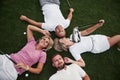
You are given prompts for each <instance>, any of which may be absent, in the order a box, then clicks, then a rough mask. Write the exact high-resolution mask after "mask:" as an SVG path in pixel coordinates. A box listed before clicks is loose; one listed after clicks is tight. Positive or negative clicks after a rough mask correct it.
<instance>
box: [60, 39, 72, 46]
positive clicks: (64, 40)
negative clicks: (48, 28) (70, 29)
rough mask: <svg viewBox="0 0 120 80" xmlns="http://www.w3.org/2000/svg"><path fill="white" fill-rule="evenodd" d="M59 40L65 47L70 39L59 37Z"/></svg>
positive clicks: (69, 42)
mask: <svg viewBox="0 0 120 80" xmlns="http://www.w3.org/2000/svg"><path fill="white" fill-rule="evenodd" d="M59 42H60V43H61V44H62V45H63V46H65V47H66V46H67V45H70V44H71V41H70V40H69V39H68V38H61V39H59Z"/></svg>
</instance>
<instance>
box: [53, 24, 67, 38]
mask: <svg viewBox="0 0 120 80" xmlns="http://www.w3.org/2000/svg"><path fill="white" fill-rule="evenodd" d="M55 34H56V35H57V37H59V38H63V37H65V36H66V32H65V29H64V28H63V27H62V26H61V25H57V26H56V28H55Z"/></svg>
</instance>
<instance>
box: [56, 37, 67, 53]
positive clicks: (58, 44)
mask: <svg viewBox="0 0 120 80" xmlns="http://www.w3.org/2000/svg"><path fill="white" fill-rule="evenodd" d="M54 49H55V50H57V51H59V52H61V51H67V47H66V45H64V43H61V42H60V39H58V38H56V39H54Z"/></svg>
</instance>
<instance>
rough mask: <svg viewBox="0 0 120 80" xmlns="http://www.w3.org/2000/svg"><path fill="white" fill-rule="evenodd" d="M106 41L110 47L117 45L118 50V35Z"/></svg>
mask: <svg viewBox="0 0 120 80" xmlns="http://www.w3.org/2000/svg"><path fill="white" fill-rule="evenodd" d="M108 41H109V43H110V46H113V45H115V44H117V45H118V47H119V48H120V35H115V36H113V37H111V38H108Z"/></svg>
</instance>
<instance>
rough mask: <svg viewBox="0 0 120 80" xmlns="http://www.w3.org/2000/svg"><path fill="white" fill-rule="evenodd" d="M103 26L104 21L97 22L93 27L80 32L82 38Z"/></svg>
mask: <svg viewBox="0 0 120 80" xmlns="http://www.w3.org/2000/svg"><path fill="white" fill-rule="evenodd" d="M103 24H104V20H99V22H98V23H96V24H95V25H93V26H92V27H90V28H88V29H86V30H83V31H81V35H82V36H84V35H88V34H90V33H92V32H94V31H95V30H96V29H97V28H99V27H101V26H102V25H103Z"/></svg>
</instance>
